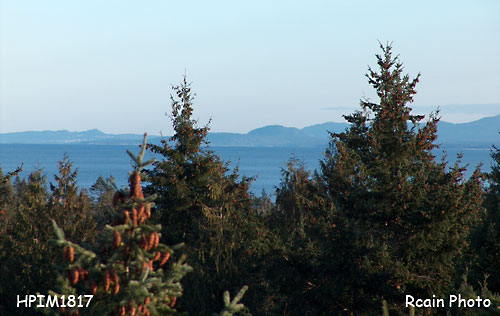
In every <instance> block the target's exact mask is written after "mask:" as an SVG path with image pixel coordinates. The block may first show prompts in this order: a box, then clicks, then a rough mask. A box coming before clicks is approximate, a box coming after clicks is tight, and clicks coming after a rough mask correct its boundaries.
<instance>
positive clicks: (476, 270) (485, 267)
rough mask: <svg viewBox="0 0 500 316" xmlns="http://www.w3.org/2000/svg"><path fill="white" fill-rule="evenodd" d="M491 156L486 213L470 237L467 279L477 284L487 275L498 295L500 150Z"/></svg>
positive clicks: (496, 149) (499, 283)
mask: <svg viewBox="0 0 500 316" xmlns="http://www.w3.org/2000/svg"><path fill="white" fill-rule="evenodd" d="M491 156H492V158H493V161H494V164H493V166H492V169H491V172H490V173H489V174H488V176H487V177H488V184H489V186H488V187H487V189H486V194H485V200H484V206H485V207H486V210H487V213H486V217H485V219H484V221H483V222H482V223H481V225H480V226H479V227H478V229H476V230H475V232H474V234H473V237H472V242H471V252H470V256H471V260H470V261H471V262H470V264H471V269H470V270H471V271H470V274H469V279H470V280H471V282H472V284H477V283H478V282H481V280H482V279H483V278H484V276H485V275H487V276H488V278H487V281H488V282H487V283H488V288H489V290H490V291H492V292H494V293H500V264H499V262H500V149H498V148H496V147H493V150H492V153H491Z"/></svg>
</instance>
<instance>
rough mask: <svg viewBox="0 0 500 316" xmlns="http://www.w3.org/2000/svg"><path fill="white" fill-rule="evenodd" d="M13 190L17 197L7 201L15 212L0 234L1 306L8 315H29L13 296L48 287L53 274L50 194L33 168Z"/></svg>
mask: <svg viewBox="0 0 500 316" xmlns="http://www.w3.org/2000/svg"><path fill="white" fill-rule="evenodd" d="M15 191H16V192H15V195H16V197H17V198H16V199H13V200H11V201H10V203H12V204H15V205H12V206H13V207H12V209H13V210H14V212H13V213H12V214H11V217H10V218H8V225H7V227H6V230H5V235H3V236H2V237H3V238H2V239H3V240H2V245H1V246H2V247H1V253H0V256H1V258H0V261H1V262H2V264H1V265H0V284H1V287H0V291H1V293H0V305H3V307H4V309H5V310H6V311H7V312H8V313H10V314H15V313H21V314H23V315H31V314H33V310H29V309H16V295H25V294H33V293H36V291H46V290H47V289H48V286H50V284H51V282H52V277H51V276H50V275H49V274H48V273H47V271H49V268H50V265H51V259H52V258H53V256H54V252H53V249H51V247H50V246H49V244H48V239H49V236H51V235H52V234H51V233H50V231H51V228H50V223H48V221H49V219H48V218H47V214H48V212H49V205H48V198H49V193H48V191H47V186H46V179H45V176H44V175H43V174H42V170H35V171H33V172H32V173H31V174H30V175H29V177H28V179H27V180H22V181H21V180H19V179H17V183H16V184H15ZM49 234H50V235H49Z"/></svg>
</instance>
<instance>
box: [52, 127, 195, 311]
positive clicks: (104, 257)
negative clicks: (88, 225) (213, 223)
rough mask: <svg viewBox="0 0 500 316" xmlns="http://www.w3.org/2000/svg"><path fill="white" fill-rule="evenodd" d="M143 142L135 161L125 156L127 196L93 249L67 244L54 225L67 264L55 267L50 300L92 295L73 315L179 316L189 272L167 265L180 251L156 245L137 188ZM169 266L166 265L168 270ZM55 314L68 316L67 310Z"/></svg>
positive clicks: (156, 234) (180, 262) (146, 203)
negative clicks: (179, 302)
mask: <svg viewBox="0 0 500 316" xmlns="http://www.w3.org/2000/svg"><path fill="white" fill-rule="evenodd" d="M145 147H146V136H145V137H144V143H143V145H142V150H141V153H140V154H139V155H138V156H135V155H133V154H132V153H130V152H129V155H130V156H131V158H132V159H133V161H134V162H135V170H134V172H132V173H131V176H130V180H129V183H130V196H129V198H128V199H126V198H125V197H124V196H123V195H121V194H120V192H117V194H116V199H115V202H116V203H115V204H118V205H117V209H116V210H115V212H114V216H113V222H114V224H113V225H107V226H106V227H105V229H106V232H105V233H104V234H103V236H102V239H100V240H98V242H97V244H96V245H95V246H94V247H82V246H80V245H79V244H77V243H73V242H70V241H69V240H67V239H66V238H65V236H64V233H63V230H62V229H60V228H59V227H58V226H57V225H56V224H55V222H53V224H54V228H55V230H56V234H57V240H55V243H56V244H57V245H58V246H60V247H61V248H62V247H64V259H65V260H66V263H64V264H62V265H61V266H60V267H59V274H58V283H59V288H58V289H57V292H50V293H51V294H56V293H59V294H66V295H69V294H73V295H85V294H93V295H94V298H93V299H92V301H91V304H89V307H88V308H84V309H75V311H76V310H78V311H79V313H80V314H81V315H84V314H85V315H135V314H136V313H137V314H138V315H177V314H178V313H177V311H176V309H175V308H174V305H175V304H176V301H177V297H179V296H181V295H182V291H183V290H182V285H181V283H180V280H181V279H182V278H183V277H184V275H185V274H186V273H188V272H190V271H191V270H192V269H191V267H190V266H188V265H187V264H186V263H185V262H184V261H185V258H186V257H185V256H180V258H178V259H177V260H176V261H175V262H169V261H170V260H169V259H170V257H171V256H173V255H174V251H175V250H177V249H179V248H180V247H181V246H182V245H181V244H179V245H176V246H172V247H170V246H167V245H165V244H162V243H160V242H159V239H160V231H161V226H160V225H154V224H153V223H152V222H151V221H150V217H151V198H145V197H144V195H143V193H142V188H141V175H140V172H141V169H142V168H143V167H144V166H146V165H147V164H148V162H143V156H144V150H145ZM167 263H168V264H167ZM56 313H63V314H64V313H71V309H70V308H66V309H62V310H60V311H58V312H56Z"/></svg>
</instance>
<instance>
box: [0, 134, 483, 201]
mask: <svg viewBox="0 0 500 316" xmlns="http://www.w3.org/2000/svg"><path fill="white" fill-rule="evenodd" d="M127 149H129V150H131V151H132V152H135V153H136V152H138V151H139V148H138V146H120V145H116V146H104V145H31V144H29V145H27V144H0V167H1V168H2V170H3V172H4V173H6V172H9V171H12V170H15V169H16V168H17V167H18V166H20V165H21V163H24V171H23V172H22V173H21V177H26V176H27V175H29V173H30V172H32V171H33V170H35V169H37V168H43V170H44V173H45V174H46V176H47V180H48V182H54V174H57V172H58V169H57V167H58V164H57V162H58V161H60V160H62V158H63V156H64V155H65V154H67V155H68V156H69V158H70V160H71V161H72V162H73V166H74V167H75V168H78V185H79V186H80V187H82V188H89V187H90V186H91V185H92V184H93V183H95V181H96V179H97V178H98V177H99V175H102V176H103V177H108V176H111V175H112V176H113V177H114V178H115V180H116V182H117V185H118V186H119V187H121V186H126V185H127V177H128V172H129V171H130V170H131V160H130V158H129V156H128V155H127V153H126V150H127ZM211 149H212V150H213V151H214V152H215V153H216V154H218V155H219V156H220V158H221V159H222V160H224V161H229V162H230V167H231V168H234V167H236V166H238V167H239V173H240V174H241V175H245V176H249V177H257V179H256V180H255V182H254V183H253V184H252V186H251V191H252V192H254V193H255V194H257V195H260V193H261V192H262V190H263V189H265V190H266V192H268V193H272V192H274V191H275V188H276V187H277V186H278V185H279V183H280V180H281V170H282V168H284V167H285V165H286V162H287V161H288V160H289V159H290V158H291V157H294V158H297V159H300V160H302V161H303V162H304V165H305V166H306V168H308V169H309V170H313V169H316V168H318V167H319V161H320V160H321V159H322V158H323V154H324V151H325V148H324V147H316V148H282V147H212V148H211ZM445 150H446V151H447V160H448V161H449V162H451V163H452V162H454V161H455V159H456V155H457V154H458V153H459V152H460V151H461V152H463V159H462V162H463V164H465V163H468V164H469V165H470V166H469V168H468V175H470V173H471V170H472V169H473V167H474V166H476V165H477V164H479V163H480V162H483V164H484V166H483V168H482V170H483V171H489V169H490V166H491V163H492V161H491V157H490V150H489V149H487V148H484V149H446V148H445ZM146 155H147V158H151V157H152V154H151V153H147V154H146ZM437 156H438V158H440V156H441V154H439V153H437Z"/></svg>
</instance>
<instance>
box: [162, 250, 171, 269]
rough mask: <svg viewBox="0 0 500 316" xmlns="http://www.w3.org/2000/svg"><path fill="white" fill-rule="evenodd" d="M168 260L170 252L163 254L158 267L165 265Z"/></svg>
mask: <svg viewBox="0 0 500 316" xmlns="http://www.w3.org/2000/svg"><path fill="white" fill-rule="evenodd" d="M168 259H170V252H165V253H164V254H163V257H162V258H161V261H160V267H161V266H162V265H164V264H165V263H167V261H168Z"/></svg>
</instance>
